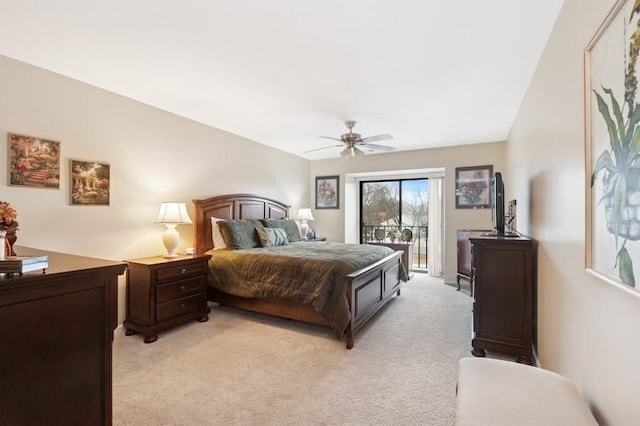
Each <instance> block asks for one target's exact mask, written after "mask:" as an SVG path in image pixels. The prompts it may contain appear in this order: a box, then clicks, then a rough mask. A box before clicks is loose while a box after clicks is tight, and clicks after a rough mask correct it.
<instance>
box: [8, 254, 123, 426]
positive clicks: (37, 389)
mask: <svg viewBox="0 0 640 426" xmlns="http://www.w3.org/2000/svg"><path fill="white" fill-rule="evenodd" d="M15 250H16V252H17V253H18V255H20V256H41V255H47V256H48V262H49V267H48V268H47V270H46V273H44V274H43V273H42V272H41V271H33V272H29V273H26V274H24V275H23V276H22V277H20V276H19V275H17V274H15V275H12V276H9V275H7V274H0V336H1V338H2V339H1V340H2V343H1V344H0V386H1V388H2V396H0V419H1V420H0V423H2V424H7V425H45V424H46V425H110V424H111V364H112V362H111V343H112V340H113V330H114V329H115V328H116V325H117V319H118V315H117V292H118V275H121V274H123V273H124V271H125V266H126V265H125V264H124V263H122V262H113V261H107V260H101V259H94V258H89V257H82V256H73V255H68V254H62V253H54V252H46V251H42V250H36V249H30V248H24V247H16V249H15Z"/></svg>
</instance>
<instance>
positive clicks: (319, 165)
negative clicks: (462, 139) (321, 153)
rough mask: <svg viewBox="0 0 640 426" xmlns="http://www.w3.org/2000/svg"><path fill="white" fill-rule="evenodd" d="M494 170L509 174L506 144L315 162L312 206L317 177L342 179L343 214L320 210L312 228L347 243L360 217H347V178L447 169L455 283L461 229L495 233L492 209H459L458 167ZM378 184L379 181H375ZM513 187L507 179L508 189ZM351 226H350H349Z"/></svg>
mask: <svg viewBox="0 0 640 426" xmlns="http://www.w3.org/2000/svg"><path fill="white" fill-rule="evenodd" d="M488 164H491V165H493V169H494V171H496V172H497V171H503V170H504V143H503V142H495V143H486V144H478V145H464V146H456V147H450V148H438V149H425V150H418V151H407V152H394V153H389V154H369V155H366V156H364V157H361V158H358V159H357V160H345V159H342V158H333V159H328V160H316V161H313V162H311V182H310V195H311V199H310V200H309V205H310V206H311V207H312V208H313V207H315V201H314V199H313V197H314V194H315V188H314V186H315V177H316V176H327V175H339V176H340V179H341V180H340V182H341V184H340V186H341V192H340V200H341V202H340V209H339V210H315V209H313V215H314V218H315V219H316V220H315V221H314V223H313V225H312V226H314V227H315V228H316V232H317V234H319V235H323V236H326V237H327V238H329V239H330V240H333V241H344V239H345V226H346V225H347V226H348V225H351V226H357V224H358V220H359V218H358V217H357V215H355V214H347V215H345V203H344V200H345V193H344V189H345V185H344V182H345V176H346V175H349V174H357V173H363V172H368V173H372V172H380V173H385V174H386V173H389V172H391V171H396V172H397V174H398V175H401V174H402V171H403V170H405V171H407V170H416V169H435V168H443V169H444V173H445V183H444V194H445V212H444V219H445V224H444V229H445V241H444V242H443V244H444V247H443V251H444V253H445V258H444V271H445V280H446V281H447V282H449V283H452V282H455V280H456V266H457V263H456V230H457V229H461V228H466V229H487V228H491V213H490V210H488V209H484V210H470V209H456V208H455V197H454V188H455V168H456V167H467V166H481V165H488ZM373 179H375V178H373ZM508 185H509V181H508V177H507V176H505V187H507V186H508ZM349 221H350V223H348V222H349Z"/></svg>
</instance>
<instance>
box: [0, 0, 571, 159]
mask: <svg viewBox="0 0 640 426" xmlns="http://www.w3.org/2000/svg"><path fill="white" fill-rule="evenodd" d="M562 3H563V0H536V1H531V0H485V1H478V0H457V1H451V0H393V1H391V0H387V1H383V0H375V1H374V0H323V1H311V0H268V1H267V0H180V1H176V0H172V1H169V0H110V1H98V0H56V1H51V0H39V1H36V0H20V1H16V0H0V54H1V55H5V56H8V57H11V58H14V59H18V60H20V61H24V62H27V63H30V64H33V65H36V66H39V67H42V68H45V69H49V70H51V71H54V72H57V73H60V74H63V75H66V76H69V77H72V78H74V79H77V80H80V81H83V82H86V83H89V84H92V85H95V86H97V87H100V88H103V89H106V90H109V91H112V92H115V93H118V94H121V95H124V96H127V97H130V98H133V99H136V100H139V101H141V102H144V103H147V104H150V105H153V106H156V107H158V108H161V109H163V110H166V111H170V112H173V113H175V114H178V115H181V116H184V117H187V118H190V119H193V120H195V121H198V122H201V123H205V124H207V125H211V126H213V127H217V128H220V129H223V130H226V131H229V132H232V133H235V134H238V135H241V136H244V137H246V138H249V139H252V140H254V141H256V142H260V143H263V144H265V145H269V146H273V147H276V148H279V149H281V150H283V151H287V152H290V153H292V154H295V155H298V156H301V157H304V158H309V159H319V158H332V157H338V156H339V153H340V150H341V149H339V148H331V149H327V150H322V151H320V152H315V153H312V154H304V151H307V150H311V149H315V148H320V147H323V146H331V145H334V143H333V142H332V141H330V140H327V139H320V138H319V136H320V135H324V136H334V137H339V135H340V134H341V133H344V132H345V131H346V128H345V126H344V124H343V121H344V120H349V119H350V120H356V121H357V122H358V124H357V126H356V128H355V129H354V130H355V131H357V132H358V133H361V134H362V136H363V137H366V136H371V135H376V134H380V133H389V134H391V135H393V136H394V137H395V138H394V140H392V141H389V142H379V144H385V145H393V146H395V147H396V149H397V150H412V149H421V148H431V147H444V146H451V145H459V144H472V143H483V142H494V141H502V140H505V139H506V137H507V134H508V132H509V129H510V127H511V124H512V122H513V120H514V118H515V115H516V113H517V110H518V108H519V106H520V102H521V101H522V98H523V96H524V94H525V91H526V89H527V87H528V85H529V82H530V80H531V77H532V75H533V72H534V71H535V67H536V65H537V63H538V60H539V58H540V55H541V53H542V50H543V49H544V46H545V44H546V42H547V39H548V37H549V34H550V32H551V29H552V27H553V25H554V23H555V21H556V18H557V16H558V14H559V12H560V9H561V7H562Z"/></svg>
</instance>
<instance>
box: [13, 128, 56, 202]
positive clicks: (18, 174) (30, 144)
mask: <svg viewBox="0 0 640 426" xmlns="http://www.w3.org/2000/svg"><path fill="white" fill-rule="evenodd" d="M7 135H8V137H7V146H8V147H9V153H8V155H7V158H8V159H9V165H8V167H7V169H8V171H9V177H8V181H9V186H24V187H30V188H48V189H60V142H55V141H50V140H46V139H41V138H37V137H35V136H24V135H16V134H13V133H8V134H7Z"/></svg>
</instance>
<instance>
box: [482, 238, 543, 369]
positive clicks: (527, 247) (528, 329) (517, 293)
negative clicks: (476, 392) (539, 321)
mask: <svg viewBox="0 0 640 426" xmlns="http://www.w3.org/2000/svg"><path fill="white" fill-rule="evenodd" d="M470 242H471V252H472V269H473V272H472V276H473V279H472V286H473V298H474V302H473V337H472V340H471V345H472V347H473V350H472V352H471V353H472V354H473V355H474V356H481V357H482V356H485V355H486V352H485V350H489V351H495V352H499V353H503V354H508V355H513V356H515V357H516V361H517V362H521V363H526V364H531V363H532V350H533V341H534V326H535V320H534V315H535V269H536V262H535V243H534V241H533V240H531V239H529V238H524V237H508V238H505V237H495V236H494V237H491V236H483V234H472V235H471V237H470Z"/></svg>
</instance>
